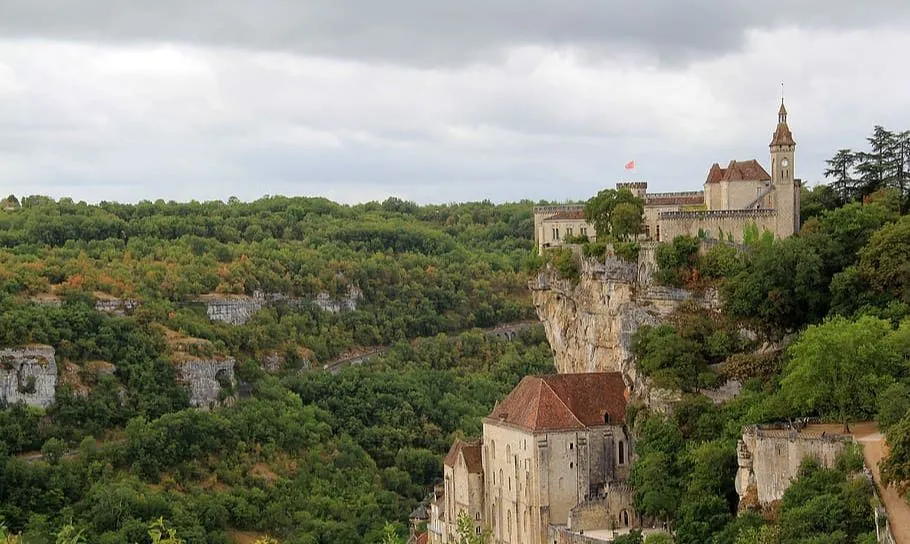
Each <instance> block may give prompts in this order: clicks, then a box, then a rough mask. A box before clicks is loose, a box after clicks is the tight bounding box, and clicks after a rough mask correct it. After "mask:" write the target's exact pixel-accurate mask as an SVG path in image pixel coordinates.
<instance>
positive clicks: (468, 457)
mask: <svg viewBox="0 0 910 544" xmlns="http://www.w3.org/2000/svg"><path fill="white" fill-rule="evenodd" d="M480 446H481V444H480V441H479V440H477V441H473V442H465V441H464V440H456V441H455V443H454V444H452V447H451V448H449V453H448V454H446V458H445V460H444V461H443V463H445V465H446V466H449V467H452V468H455V465H457V464H458V457H459V455H461V456H463V457H464V464H465V465H466V466H467V467H468V472H469V473H470V474H480V473H481V472H483V460H482V459H483V458H482V456H481V453H480Z"/></svg>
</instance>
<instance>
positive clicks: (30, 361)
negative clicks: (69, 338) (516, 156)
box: [0, 345, 57, 408]
mask: <svg viewBox="0 0 910 544" xmlns="http://www.w3.org/2000/svg"><path fill="white" fill-rule="evenodd" d="M56 389H57V360H56V358H55V356H54V348H52V347H51V346H41V345H34V346H26V347H21V348H3V349H0V401H3V402H5V403H8V404H14V403H17V402H24V403H25V404H28V405H30V406H40V407H42V408H44V407H47V406H49V405H50V404H51V403H52V402H53V401H54V392H55V391H56Z"/></svg>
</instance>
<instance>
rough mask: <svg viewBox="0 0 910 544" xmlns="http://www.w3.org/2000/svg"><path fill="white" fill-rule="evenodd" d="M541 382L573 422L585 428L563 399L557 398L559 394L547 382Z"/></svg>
mask: <svg viewBox="0 0 910 544" xmlns="http://www.w3.org/2000/svg"><path fill="white" fill-rule="evenodd" d="M558 375H559V374H557V376H558ZM541 381H543V382H544V383H545V384H546V385H547V389H549V390H550V392H551V393H553V396H555V397H556V398H557V399H559V402H560V404H562V405H563V406H564V407H565V409H566V410H567V411H568V412H569V413H570V414H572V419H574V420H575V422H576V423H578V424H579V425H581V426H582V427H587V425H585V424H584V423H582V422H581V420H580V419H578V416H577V415H576V414H575V411H574V410H572V409H571V408H569V405H568V404H566V401H565V400H563V398H562V397H560V396H559V393H557V392H556V390H555V389H553V388H552V387H550V383H549V382H548V381H547V380H541ZM539 405H540V403H538V406H539Z"/></svg>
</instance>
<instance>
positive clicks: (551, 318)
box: [530, 265, 719, 383]
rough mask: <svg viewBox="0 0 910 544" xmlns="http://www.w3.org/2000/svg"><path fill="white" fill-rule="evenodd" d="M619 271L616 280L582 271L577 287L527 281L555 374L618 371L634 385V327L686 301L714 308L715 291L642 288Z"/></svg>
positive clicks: (545, 277) (548, 277)
mask: <svg viewBox="0 0 910 544" xmlns="http://www.w3.org/2000/svg"><path fill="white" fill-rule="evenodd" d="M633 266H634V265H633ZM620 272H621V274H620V276H619V277H612V276H610V275H608V274H597V275H595V274H592V273H585V274H583V275H582V277H581V279H580V280H579V281H578V283H577V284H573V283H571V282H569V281H568V280H560V279H555V278H554V276H553V275H552V274H547V273H543V274H540V275H539V276H538V278H537V279H536V280H534V281H532V282H531V284H530V288H531V291H532V293H533V300H534V306H535V308H536V309H537V315H538V317H539V318H540V320H541V321H542V322H543V324H544V328H545V330H546V333H547V339H548V340H549V342H550V346H551V347H552V348H553V352H554V355H555V359H556V369H557V370H558V371H559V372H561V373H568V372H623V373H624V374H625V375H626V376H627V378H628V379H629V380H630V382H631V383H636V382H639V381H640V380H639V377H638V375H637V372H636V369H635V365H634V364H632V351H631V348H632V335H633V334H635V331H637V330H638V329H639V327H641V326H643V325H657V324H658V323H660V322H661V321H662V320H663V319H665V318H666V317H667V316H669V315H670V314H672V313H673V312H674V311H676V310H677V309H678V308H679V307H680V306H681V305H682V303H684V302H686V301H691V302H693V303H695V304H697V305H698V306H701V307H705V308H716V307H717V306H718V305H719V302H718V300H717V295H716V293H715V292H709V293H706V294H705V295H694V294H693V293H691V292H688V291H685V290H683V289H673V288H667V287H659V286H655V285H642V284H641V283H640V282H638V281H637V280H634V281H630V279H631V277H630V275H629V271H628V270H620Z"/></svg>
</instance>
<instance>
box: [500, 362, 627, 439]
mask: <svg viewBox="0 0 910 544" xmlns="http://www.w3.org/2000/svg"><path fill="white" fill-rule="evenodd" d="M627 394H628V390H627V389H626V385H625V383H624V382H623V379H622V374H620V373H619V372H592V373H586V374H556V375H551V376H527V377H525V378H524V379H522V380H521V382H520V383H519V384H518V386H516V387H515V389H513V390H512V392H511V393H509V395H508V396H507V397H506V398H505V399H503V401H502V402H500V403H499V404H498V405H497V406H496V407H495V408H493V412H492V413H491V414H490V416H489V419H491V420H496V421H500V422H504V423H508V424H511V425H515V426H518V427H521V428H524V429H527V430H530V431H548V430H569V429H583V428H585V427H596V426H600V425H604V423H605V420H606V422H609V423H610V424H619V423H621V422H622V421H624V420H625V416H626V397H627ZM605 415H606V416H607V417H606V418H605V417H604V416H605Z"/></svg>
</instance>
